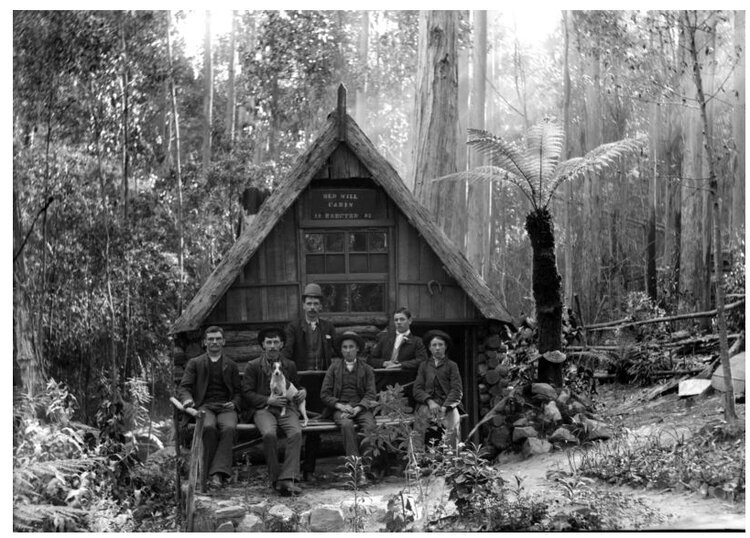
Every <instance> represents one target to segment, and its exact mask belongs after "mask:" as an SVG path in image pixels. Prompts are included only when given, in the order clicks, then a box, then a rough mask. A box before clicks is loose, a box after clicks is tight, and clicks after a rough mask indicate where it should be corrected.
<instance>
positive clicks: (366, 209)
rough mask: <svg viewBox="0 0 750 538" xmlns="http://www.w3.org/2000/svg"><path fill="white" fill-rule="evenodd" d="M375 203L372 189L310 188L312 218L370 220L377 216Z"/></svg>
mask: <svg viewBox="0 0 750 538" xmlns="http://www.w3.org/2000/svg"><path fill="white" fill-rule="evenodd" d="M376 204H377V192H376V191H375V190H373V189H345V190H342V189H310V212H311V215H310V216H311V218H312V219H313V220H338V219H346V220H354V219H361V220H371V219H374V218H376V216H377V213H376V209H377V206H376Z"/></svg>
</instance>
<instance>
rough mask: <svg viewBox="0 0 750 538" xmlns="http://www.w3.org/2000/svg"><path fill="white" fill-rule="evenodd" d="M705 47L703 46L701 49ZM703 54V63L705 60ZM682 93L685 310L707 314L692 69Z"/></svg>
mask: <svg viewBox="0 0 750 538" xmlns="http://www.w3.org/2000/svg"><path fill="white" fill-rule="evenodd" d="M682 26H683V30H685V31H686V28H687V27H688V26H689V23H688V21H686V20H684V19H683V20H682ZM686 45H687V48H686V50H687V51H688V52H687V53H686V57H685V64H684V65H686V66H690V63H691V60H690V57H689V54H690V53H689V46H690V44H689V43H687V44H686ZM699 46H701V45H699ZM703 58H704V57H703V54H702V53H701V54H700V58H699V60H703ZM681 93H682V94H683V96H684V97H685V98H686V99H687V102H688V105H687V106H683V109H682V121H683V132H682V135H683V159H682V178H683V196H682V202H683V207H682V226H683V229H682V231H683V237H684V238H686V240H685V241H684V242H683V243H682V249H681V258H682V259H681V262H680V279H681V281H680V290H681V291H682V294H681V297H680V298H681V301H680V303H681V304H682V307H683V308H684V309H686V310H695V309H698V310H707V308H702V307H705V305H706V302H707V299H706V296H705V295H706V293H705V292H706V289H705V285H704V281H705V275H706V271H707V267H706V266H705V258H704V247H703V239H704V226H705V224H706V223H705V221H704V220H703V219H704V215H703V194H702V191H703V189H705V187H706V182H705V181H704V180H703V179H702V178H704V177H705V175H704V172H703V141H702V138H701V130H702V125H701V115H700V109H699V108H698V107H697V106H695V103H696V102H697V97H696V89H695V82H694V81H693V79H692V74H691V72H690V70H689V69H686V70H685V73H684V76H683V80H682V88H681Z"/></svg>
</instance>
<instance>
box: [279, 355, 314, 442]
mask: <svg viewBox="0 0 750 538" xmlns="http://www.w3.org/2000/svg"><path fill="white" fill-rule="evenodd" d="M270 384H271V394H275V395H276V396H283V397H285V398H286V399H287V400H288V402H289V403H288V404H287V405H292V399H293V398H294V397H295V396H296V395H297V394H298V393H299V389H298V388H297V387H295V386H294V383H291V382H289V381H287V379H286V376H285V375H284V372H282V371H281V361H278V362H274V363H273V370H272V371H271V381H270ZM297 408H298V409H299V412H300V415H302V427H303V428H304V427H305V426H307V423H308V421H309V419H308V418H307V404H306V403H305V400H302V401H301V402H299V404H297ZM284 415H286V406H285V407H282V408H281V416H282V417H283V416H284Z"/></svg>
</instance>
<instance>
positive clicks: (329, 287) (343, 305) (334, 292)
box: [320, 284, 349, 312]
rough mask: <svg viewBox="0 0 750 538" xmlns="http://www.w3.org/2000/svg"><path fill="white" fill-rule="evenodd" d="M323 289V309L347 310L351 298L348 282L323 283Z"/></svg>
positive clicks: (331, 310)
mask: <svg viewBox="0 0 750 538" xmlns="http://www.w3.org/2000/svg"><path fill="white" fill-rule="evenodd" d="M320 287H321V289H322V290H323V310H324V311H325V312H347V311H348V310H349V308H348V307H349V299H348V298H347V296H346V284H321V286H320Z"/></svg>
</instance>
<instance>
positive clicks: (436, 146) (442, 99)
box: [407, 10, 458, 207]
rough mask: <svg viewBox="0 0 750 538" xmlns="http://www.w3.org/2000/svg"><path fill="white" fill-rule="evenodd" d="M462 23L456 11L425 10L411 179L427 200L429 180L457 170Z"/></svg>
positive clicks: (416, 193) (418, 60)
mask: <svg viewBox="0 0 750 538" xmlns="http://www.w3.org/2000/svg"><path fill="white" fill-rule="evenodd" d="M457 26H458V13H457V12H456V11H447V10H446V11H422V12H420V28H419V52H418V59H417V92H416V100H415V107H414V128H413V129H412V137H411V138H412V166H411V173H410V174H409V176H408V177H409V179H408V181H407V185H410V186H412V188H413V192H414V195H415V196H416V197H417V199H418V200H420V201H421V202H422V203H424V204H425V205H427V206H428V204H427V203H426V202H427V201H428V200H429V194H430V190H431V189H430V187H431V186H430V185H429V182H430V180H432V179H434V178H437V177H441V176H445V175H448V174H453V173H455V172H456V171H457V169H456V152H455V147H456V140H457V132H456V130H457V129H456V125H457V115H458V112H457V108H458V66H457V62H456V59H457V54H456V52H457V46H456V28H457ZM428 207H429V206H428Z"/></svg>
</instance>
